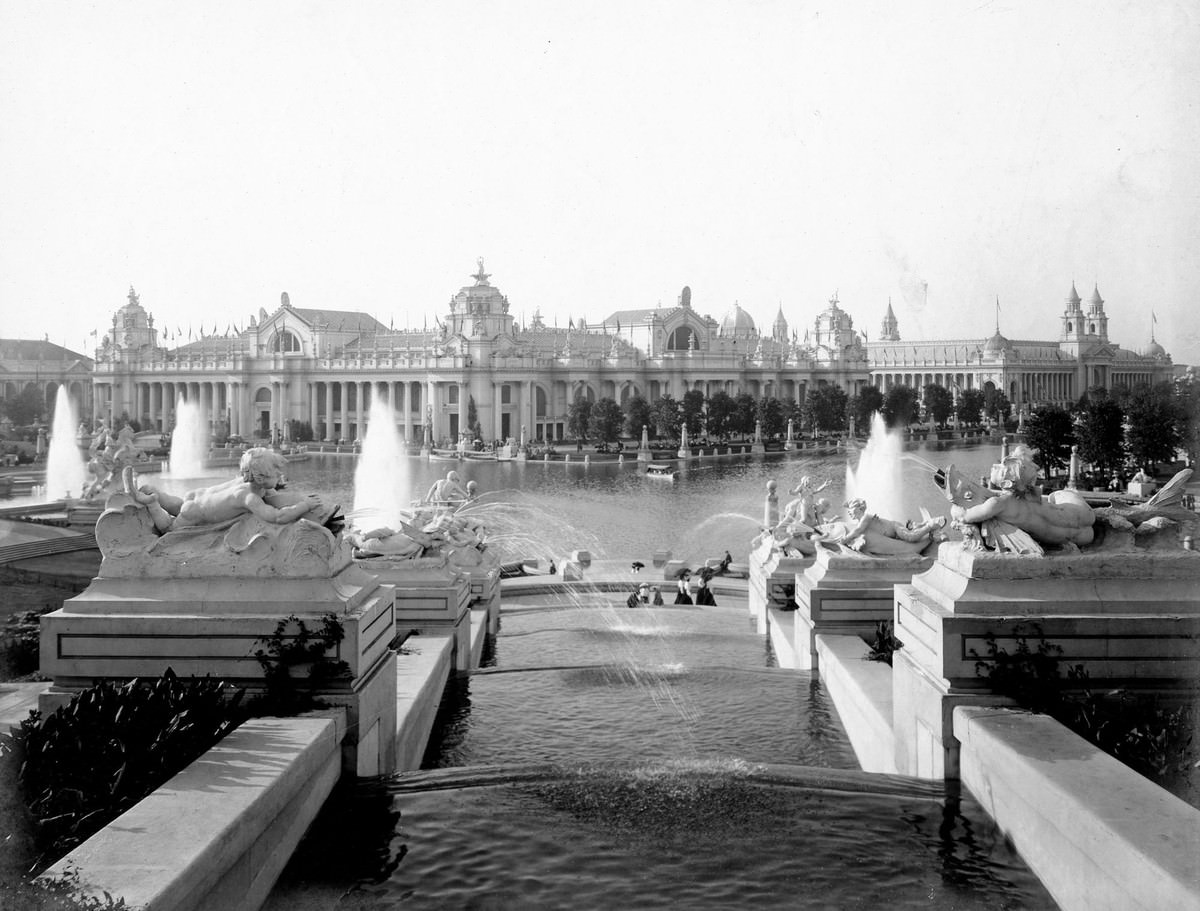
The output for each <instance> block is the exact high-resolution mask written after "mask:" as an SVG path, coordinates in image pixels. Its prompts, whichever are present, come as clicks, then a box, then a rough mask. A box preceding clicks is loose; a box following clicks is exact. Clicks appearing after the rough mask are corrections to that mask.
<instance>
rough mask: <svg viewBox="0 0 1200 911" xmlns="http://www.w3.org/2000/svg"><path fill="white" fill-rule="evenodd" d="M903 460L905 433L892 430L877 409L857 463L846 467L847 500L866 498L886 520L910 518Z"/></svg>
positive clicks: (869, 504)
mask: <svg viewBox="0 0 1200 911" xmlns="http://www.w3.org/2000/svg"><path fill="white" fill-rule="evenodd" d="M903 459H904V437H903V435H901V434H900V433H898V432H896V431H889V430H888V429H887V424H886V423H885V422H884V420H883V415H881V414H879V412H875V415H874V417H872V419H871V435H870V437H869V438H868V439H867V445H866V446H865V447H864V448H863V451H862V453H861V454H860V455H859V458H858V466H857V467H852V466H850V465H847V466H846V500H847V501H849V500H851V499H854V498H855V497H858V498H860V499H863V500H866V502H867V508H868V509H870V511H871V512H873V513H875V515H877V516H882V517H883V518H885V519H893V520H896V521H903V520H905V519H906V518H911V516H907V515H906V514H905V513H906V510H905V502H904V475H903V471H902V468H903Z"/></svg>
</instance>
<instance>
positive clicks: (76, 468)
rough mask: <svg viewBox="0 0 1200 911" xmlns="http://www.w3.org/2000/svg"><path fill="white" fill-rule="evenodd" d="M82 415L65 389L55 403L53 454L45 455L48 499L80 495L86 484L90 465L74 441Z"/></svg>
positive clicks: (61, 387) (51, 449) (52, 432)
mask: <svg viewBox="0 0 1200 911" xmlns="http://www.w3.org/2000/svg"><path fill="white" fill-rule="evenodd" d="M78 422H79V414H78V412H77V411H76V409H75V403H74V402H72V401H71V396H70V395H68V394H67V390H66V388H65V387H63V386H59V387H58V397H57V398H56V399H55V400H54V423H53V425H52V426H51V428H50V430H51V434H52V436H51V437H50V451H49V452H48V453H47V455H46V500H47V501H50V500H59V499H62V498H63V497H70V496H75V497H77V496H79V495H80V494H81V493H82V492H83V487H84V485H85V484H86V483H87V480H86V479H87V466H86V465H85V464H84V461H83V453H82V452H80V450H79V444H78V443H77V442H76V440H75V430H76V426H77V424H78Z"/></svg>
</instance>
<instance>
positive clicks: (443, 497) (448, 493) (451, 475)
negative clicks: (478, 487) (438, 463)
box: [421, 471, 471, 506]
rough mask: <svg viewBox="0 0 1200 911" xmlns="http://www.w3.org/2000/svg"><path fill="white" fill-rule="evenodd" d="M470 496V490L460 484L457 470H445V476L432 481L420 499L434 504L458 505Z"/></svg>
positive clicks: (460, 480)
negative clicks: (427, 490)
mask: <svg viewBox="0 0 1200 911" xmlns="http://www.w3.org/2000/svg"><path fill="white" fill-rule="evenodd" d="M470 498H471V494H470V492H469V491H468V490H467V488H466V487H464V486H463V484H462V479H461V478H460V477H459V476H458V472H457V471H448V472H446V477H444V478H442V479H441V480H440V481H434V482H433V485H432V486H431V487H430V488H429V492H428V493H427V494H425V497H424V498H423V499H422V500H421V502H422V503H431V504H433V505H436V506H458V505H460V504H462V503H465V502H466V501H467V500H469V499H470Z"/></svg>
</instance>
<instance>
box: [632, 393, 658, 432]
mask: <svg viewBox="0 0 1200 911" xmlns="http://www.w3.org/2000/svg"><path fill="white" fill-rule="evenodd" d="M653 423H654V422H653V419H652V417H651V413H650V403H649V402H647V401H646V400H645V399H644V398H642V397H641V396H640V395H631V396H630V397H629V398H628V399H626V400H625V435H626V436H630V437H633V438H634V439H635V440H641V438H642V428H643V427H651V426H652V424H653Z"/></svg>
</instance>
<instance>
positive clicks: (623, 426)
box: [567, 385, 1011, 440]
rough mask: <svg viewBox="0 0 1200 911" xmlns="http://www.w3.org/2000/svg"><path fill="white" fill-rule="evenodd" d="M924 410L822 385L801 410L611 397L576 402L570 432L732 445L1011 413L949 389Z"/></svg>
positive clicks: (907, 400)
mask: <svg viewBox="0 0 1200 911" xmlns="http://www.w3.org/2000/svg"><path fill="white" fill-rule="evenodd" d="M923 407H924V412H925V413H924V415H923V414H922V403H921V399H920V396H919V395H918V393H917V391H916V390H915V389H912V388H910V387H908V386H894V387H892V388H891V389H889V390H888V391H887V393H883V392H880V391H879V390H878V389H876V388H874V387H867V388H866V389H864V390H863V392H862V393H861V394H860V395H856V396H849V395H847V393H846V392H845V390H843V389H840V388H838V387H837V386H819V387H817V388H816V389H813V390H812V391H811V392H809V394H808V395H807V396H806V397H805V399H804V401H803V402H802V403H799V402H796V401H795V400H794V399H791V398H785V399H777V398H774V397H772V396H766V397H763V398H755V397H754V396H752V395H750V394H748V393H741V394H739V395H729V394H728V393H726V392H717V393H714V394H713V395H711V396H705V395H704V393H702V392H700V391H699V390H696V389H693V390H690V391H688V392H685V393H684V394H683V398H681V399H676V398H674V397H673V396H670V395H664V396H663V397H662V398H660V399H658V400H656V401H654V402H648V401H647V400H646V399H644V398H642V397H641V396H637V395H635V396H632V397H631V398H629V399H628V400H627V401H626V402H625V407H624V408H622V407H621V406H620V405H618V404H617V403H616V402H615V401H614V400H613V399H610V398H602V399H597V400H596V401H594V402H593V401H590V400H589V399H586V398H584V397H582V396H579V397H577V398H576V399H575V401H573V402H572V403H571V406H570V408H569V410H568V413H567V433H568V435H570V436H571V437H572V438H574V439H578V440H589V439H591V440H616V439H618V438H620V437H622V436H624V437H632V438H635V439H636V438H637V437H640V436H641V433H642V427H646V428H647V429H648V431H649V434H650V436H651V437H652V438H654V439H664V438H665V439H678V438H679V436H680V431H681V429H682V428H684V427H686V428H687V432H688V435H689V436H691V437H698V436H708V437H710V438H714V439H728V438H730V437H735V436H750V435H751V434H753V433H754V432H755V428H756V427H761V428H762V433H763V436H764V437H766V438H767V439H774V438H777V437H781V436H783V435H784V434H785V433H786V431H787V425H788V422H789V421H791V422H792V426H793V429H794V430H795V431H796V432H798V433H807V434H832V433H841V432H845V431H847V430H849V429H850V424H851V422H854V425H855V427H856V429H857V430H858V431H860V432H861V431H865V430H866V428H867V427H868V426H869V425H870V422H871V416H872V415H873V414H874V413H875V412H879V413H881V414H882V415H883V416H884V419H885V420H886V421H887V423H888V426H889V427H907V426H908V425H909V424H912V423H913V422H915V421H917V420H921V419H927V420H930V421H933V422H935V423H937V424H940V425H944V424H945V423H946V422H947V421H948V420H949V419H950V417H951V415H952V414H957V417H958V420H959V422H960V423H962V424H963V425H964V426H968V427H970V426H977V425H979V424H980V423H981V422H982V421H983V417H984V416H985V415H987V416H988V417H990V418H992V419H993V420H997V421H1004V420H1006V419H1007V418H1008V416H1009V414H1010V412H1011V406H1010V405H1009V402H1008V400H1007V399H1006V398H1005V397H1004V394H1003V393H1001V392H987V393H985V392H982V391H980V390H977V389H968V390H966V391H965V392H964V393H962V394H961V395H960V396H959V400H958V402H957V403H955V401H954V399H953V397H952V396H951V395H950V393H949V392H948V391H947V390H945V389H943V388H942V387H941V386H932V385H931V386H926V387H925V395H924V404H923Z"/></svg>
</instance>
